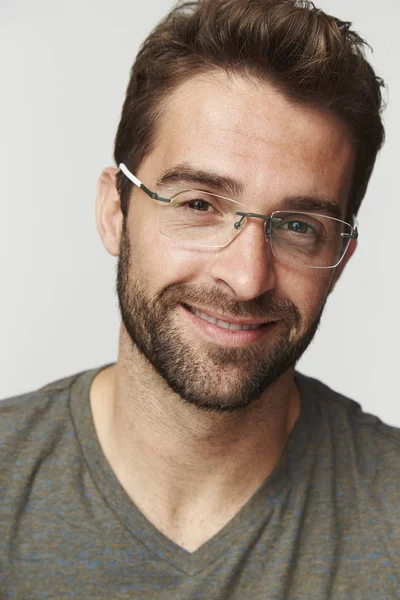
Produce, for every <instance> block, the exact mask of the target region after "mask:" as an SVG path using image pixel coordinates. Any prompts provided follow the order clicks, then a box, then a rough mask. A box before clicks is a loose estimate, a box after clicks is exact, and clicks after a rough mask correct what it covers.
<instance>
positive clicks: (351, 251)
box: [328, 240, 358, 294]
mask: <svg viewBox="0 0 400 600" xmlns="http://www.w3.org/2000/svg"><path fill="white" fill-rule="evenodd" d="M357 241H358V240H351V242H350V244H349V247H348V248H347V251H346V254H345V255H344V257H343V260H342V262H341V263H340V264H339V265H338V266H337V267H336V269H335V271H334V274H333V277H332V281H331V285H330V288H329V292H328V293H329V294H330V293H331V292H332V291H333V289H334V287H335V285H336V283H337V282H338V280H339V277H340V276H341V274H342V273H343V271H344V268H345V266H346V265H347V263H348V262H349V260H350V259H351V257H352V256H353V254H354V252H355V251H356V248H357Z"/></svg>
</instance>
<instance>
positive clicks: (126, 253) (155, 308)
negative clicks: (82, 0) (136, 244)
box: [117, 221, 323, 413]
mask: <svg viewBox="0 0 400 600" xmlns="http://www.w3.org/2000/svg"><path fill="white" fill-rule="evenodd" d="M125 223H126V222H125V221H124V226H123V232H122V238H121V244H120V255H119V260H118V267H117V295H118V301H119V308H120V313H121V318H122V322H123V325H124V327H125V330H126V332H127V334H128V336H129V338H130V341H131V343H132V344H133V345H134V346H136V348H137V349H138V350H139V352H140V353H141V354H142V355H143V356H144V357H145V359H147V361H148V363H150V365H151V366H152V367H153V368H154V369H155V370H156V372H157V373H158V374H159V375H161V376H162V378H163V379H164V380H165V382H166V383H167V385H168V386H169V388H170V389H171V390H172V391H173V392H175V393H176V394H177V395H178V396H179V397H180V398H181V399H182V401H183V402H186V403H189V404H191V405H194V406H196V407H197V408H198V409H201V410H204V411H214V412H219V413H222V412H233V411H235V410H240V409H244V408H245V407H247V406H248V405H249V404H251V403H252V402H254V401H255V400H257V399H258V398H260V396H261V395H262V394H263V393H264V392H265V391H266V390H268V389H269V388H270V387H271V386H272V385H273V384H274V383H275V382H276V381H277V380H278V379H279V378H280V377H281V376H282V375H283V374H284V373H285V372H286V371H287V370H288V369H290V368H292V367H293V366H294V365H295V364H296V362H297V361H298V360H299V358H300V357H301V356H302V354H303V353H304V351H305V350H306V348H307V347H308V346H309V344H310V343H311V341H312V339H313V337H314V335H315V333H316V331H317V329H318V325H319V322H320V318H321V314H322V309H323V306H322V308H321V310H320V312H319V314H318V316H317V318H316V319H314V320H313V321H312V323H311V324H309V325H308V326H307V327H306V328H305V331H304V332H303V333H302V334H300V333H299V331H300V329H301V324H302V319H301V315H300V313H299V311H298V309H297V307H296V306H295V305H294V304H293V303H292V302H290V301H289V300H287V299H275V298H273V297H272V296H271V295H270V294H264V295H262V296H259V297H258V298H255V299H253V300H250V301H245V302H237V301H235V300H233V299H232V297H228V296H227V295H226V294H225V293H223V292H222V291H221V290H220V289H219V288H205V287H204V286H199V285H195V284H188V283H175V284H172V285H169V286H167V287H165V288H164V289H163V290H161V291H160V292H159V293H158V294H157V296H155V297H151V296H150V295H149V293H148V284H147V282H146V279H145V278H144V277H143V276H140V275H135V273H134V272H133V271H132V264H131V263H132V261H131V253H130V243H129V236H128V233H127V229H126V225H125ZM192 303H193V305H194V306H199V307H202V308H205V309H208V310H210V312H212V310H213V309H214V310H215V311H216V312H219V313H221V314H228V315H231V316H235V317H241V318H245V317H247V318H249V317H250V318H257V319H260V318H262V319H263V320H264V321H269V322H271V321H279V323H278V324H276V325H274V326H273V327H272V329H273V331H272V334H271V335H269V333H268V332H267V333H266V335H265V336H264V337H263V339H262V340H261V342H259V343H255V344H252V345H249V346H247V347H239V348H235V347H222V346H218V345H216V344H213V343H212V342H209V343H207V342H206V341H204V340H195V339H193V337H190V334H189V333H188V332H187V333H185V332H184V331H183V330H182V326H179V324H178V323H177V321H176V314H177V312H178V311H179V310H182V308H181V306H191V305H192ZM267 327H268V325H267ZM274 328H279V330H280V331H279V333H278V334H277V332H276V331H274Z"/></svg>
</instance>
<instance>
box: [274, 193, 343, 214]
mask: <svg viewBox="0 0 400 600" xmlns="http://www.w3.org/2000/svg"><path fill="white" fill-rule="evenodd" d="M279 210H296V211H300V212H313V213H321V214H324V215H326V216H328V217H334V218H335V219H342V218H343V216H342V207H341V206H340V204H339V202H336V200H333V199H332V198H328V197H326V196H323V197H319V196H318V197H314V196H290V197H287V198H285V199H284V201H283V202H282V203H280V205H279Z"/></svg>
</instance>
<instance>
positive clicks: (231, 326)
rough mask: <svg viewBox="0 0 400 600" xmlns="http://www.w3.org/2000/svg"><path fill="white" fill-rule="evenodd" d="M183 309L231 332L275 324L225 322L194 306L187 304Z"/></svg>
mask: <svg viewBox="0 0 400 600" xmlns="http://www.w3.org/2000/svg"><path fill="white" fill-rule="evenodd" d="M183 307H184V308H185V309H186V310H188V311H189V312H191V313H192V314H194V315H196V317H198V318H199V319H202V320H203V321H206V322H207V323H210V324H211V325H216V326H217V327H221V329H227V330H229V331H251V330H255V329H262V328H264V327H267V326H268V325H271V323H273V321H270V322H259V323H256V322H254V321H255V320H253V322H247V323H246V322H244V319H242V320H241V321H236V322H235V321H231V320H229V321H228V320H225V319H221V318H219V317H216V316H213V315H209V314H207V313H204V312H202V311H200V310H198V309H197V308H194V307H193V306H189V305H187V304H184V305H183Z"/></svg>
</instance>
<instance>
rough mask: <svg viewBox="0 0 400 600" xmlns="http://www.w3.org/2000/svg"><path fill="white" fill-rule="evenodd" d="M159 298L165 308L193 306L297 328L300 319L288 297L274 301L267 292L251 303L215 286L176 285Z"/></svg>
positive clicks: (296, 309) (297, 311)
mask: <svg viewBox="0 0 400 600" xmlns="http://www.w3.org/2000/svg"><path fill="white" fill-rule="evenodd" d="M159 299H160V300H161V301H162V303H163V304H164V305H165V306H167V307H168V308H172V307H174V306H176V305H177V304H186V305H191V306H192V305H194V306H198V307H199V308H207V309H209V310H215V311H217V312H223V313H227V314H229V315H231V316H233V317H238V318H256V319H262V320H265V321H271V320H272V321H278V320H284V321H289V322H291V323H293V325H295V326H296V327H298V326H299V325H300V323H301V316H300V313H299V310H298V308H297V307H296V306H295V304H293V302H291V301H290V300H288V299H287V298H282V299H281V298H274V297H273V296H272V295H271V294H269V293H266V294H263V295H262V296H258V297H257V298H253V299H252V300H246V301H237V300H235V299H234V298H233V297H232V296H229V295H227V294H225V293H224V292H223V291H222V290H220V289H218V288H214V287H205V286H199V285H195V284H188V283H175V284H172V285H170V286H168V287H166V288H164V290H163V291H162V292H161V293H160V295H159Z"/></svg>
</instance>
